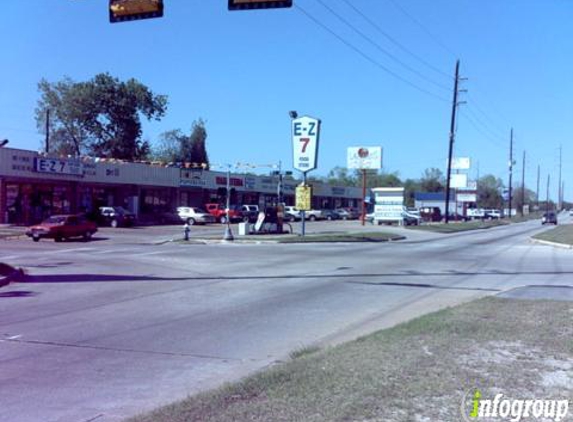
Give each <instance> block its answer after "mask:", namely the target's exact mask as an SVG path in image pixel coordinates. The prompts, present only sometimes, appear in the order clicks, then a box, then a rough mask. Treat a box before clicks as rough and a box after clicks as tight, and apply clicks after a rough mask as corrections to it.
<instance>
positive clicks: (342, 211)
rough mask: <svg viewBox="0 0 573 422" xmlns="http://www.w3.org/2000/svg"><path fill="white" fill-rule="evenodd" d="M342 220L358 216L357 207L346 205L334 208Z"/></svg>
mask: <svg viewBox="0 0 573 422" xmlns="http://www.w3.org/2000/svg"><path fill="white" fill-rule="evenodd" d="M334 211H335V212H336V213H338V215H339V216H340V218H341V219H342V220H357V219H358V218H360V215H361V214H360V211H358V209H357V208H352V207H346V208H336V209H335V210H334Z"/></svg>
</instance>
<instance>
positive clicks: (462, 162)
mask: <svg viewBox="0 0 573 422" xmlns="http://www.w3.org/2000/svg"><path fill="white" fill-rule="evenodd" d="M446 163H447V161H446ZM469 169H470V157H455V158H452V170H469Z"/></svg>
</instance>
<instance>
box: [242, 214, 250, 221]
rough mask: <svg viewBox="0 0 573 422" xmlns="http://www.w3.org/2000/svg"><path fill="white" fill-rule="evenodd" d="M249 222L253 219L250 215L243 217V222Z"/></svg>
mask: <svg viewBox="0 0 573 422" xmlns="http://www.w3.org/2000/svg"><path fill="white" fill-rule="evenodd" d="M249 221H251V219H250V218H249V216H248V215H245V216H244V217H243V222H244V223H248V222H249Z"/></svg>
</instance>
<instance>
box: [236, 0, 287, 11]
mask: <svg viewBox="0 0 573 422" xmlns="http://www.w3.org/2000/svg"><path fill="white" fill-rule="evenodd" d="M279 7H280V8H282V7H292V0H229V10H246V9H275V8H279Z"/></svg>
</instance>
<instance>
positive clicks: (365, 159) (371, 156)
mask: <svg viewBox="0 0 573 422" xmlns="http://www.w3.org/2000/svg"><path fill="white" fill-rule="evenodd" d="M346 166H347V167H348V168H349V169H360V170H379V169H380V168H382V147H348V149H347V153H346Z"/></svg>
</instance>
